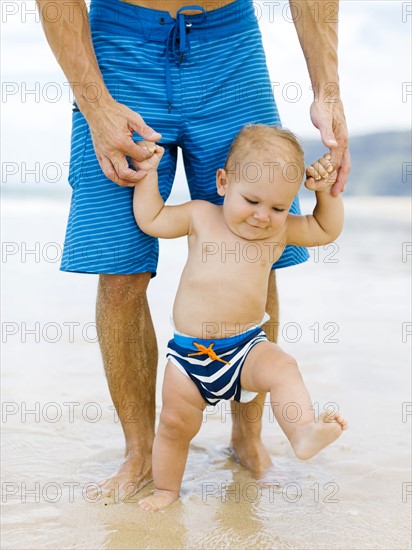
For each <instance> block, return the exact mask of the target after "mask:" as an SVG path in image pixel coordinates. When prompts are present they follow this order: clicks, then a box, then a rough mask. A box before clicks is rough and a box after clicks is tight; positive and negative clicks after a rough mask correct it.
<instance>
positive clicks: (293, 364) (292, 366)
mask: <svg viewBox="0 0 412 550" xmlns="http://www.w3.org/2000/svg"><path fill="white" fill-rule="evenodd" d="M274 366H275V368H277V369H283V370H285V371H288V372H292V371H297V370H299V368H298V363H297V361H296V359H295V358H294V357H292V356H291V355H289V354H288V353H282V355H281V356H280V357H278V358H277V360H276V362H275V364H274Z"/></svg>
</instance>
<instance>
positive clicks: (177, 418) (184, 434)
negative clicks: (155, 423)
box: [159, 409, 196, 440]
mask: <svg viewBox="0 0 412 550" xmlns="http://www.w3.org/2000/svg"><path fill="white" fill-rule="evenodd" d="M159 432H160V434H161V435H162V436H163V437H167V438H169V439H173V440H176V439H191V438H192V437H194V435H196V434H192V433H191V430H190V426H189V424H188V422H187V419H186V418H184V417H183V416H182V414H181V413H179V411H177V410H172V409H167V410H163V411H162V413H161V415H160V423H159Z"/></svg>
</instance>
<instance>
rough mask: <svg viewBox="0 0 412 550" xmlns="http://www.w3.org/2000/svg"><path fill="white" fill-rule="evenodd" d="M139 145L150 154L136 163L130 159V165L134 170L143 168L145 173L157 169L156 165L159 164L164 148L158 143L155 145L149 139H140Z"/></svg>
mask: <svg viewBox="0 0 412 550" xmlns="http://www.w3.org/2000/svg"><path fill="white" fill-rule="evenodd" d="M139 145H140V146H141V147H143V148H144V149H147V150H148V151H149V152H150V153H152V156H151V157H149V158H147V159H145V160H143V161H141V162H139V163H136V162H135V161H133V159H132V160H131V163H132V166H133V167H134V168H135V169H136V170H145V171H146V172H147V173H149V172H153V171H155V170H157V167H158V166H159V163H160V161H161V159H162V157H163V154H164V152H165V150H164V148H163V147H161V146H160V145H157V143H152V142H151V141H140V142H139Z"/></svg>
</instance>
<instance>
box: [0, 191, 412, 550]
mask: <svg viewBox="0 0 412 550" xmlns="http://www.w3.org/2000/svg"><path fill="white" fill-rule="evenodd" d="M345 202H346V224H345V228H344V232H343V234H342V235H341V237H340V238H339V239H338V241H337V243H336V244H334V245H329V246H326V247H321V248H320V249H318V250H317V251H312V258H311V260H310V261H309V262H307V263H306V264H305V265H301V266H296V267H294V268H289V269H287V270H280V271H279V273H278V283H279V290H280V298H281V319H280V321H281V324H280V340H279V343H280V345H281V346H282V347H283V348H284V349H285V350H286V351H288V352H289V353H291V354H292V355H294V356H295V357H296V358H297V360H298V363H299V365H300V369H301V372H302V374H303V376H304V379H305V381H306V384H307V386H308V388H309V390H310V392H311V396H312V400H313V402H314V403H315V407H319V409H320V410H322V408H323V406H324V405H325V404H326V403H335V404H336V405H337V406H338V407H339V409H340V410H341V411H342V413H343V414H344V415H345V416H346V417H347V418H348V420H349V429H348V430H347V431H346V432H345V433H344V434H343V435H342V437H341V438H340V439H339V440H338V441H337V442H335V443H334V444H333V445H332V446H330V447H329V448H327V449H326V450H324V451H323V452H322V453H320V454H319V455H318V456H316V457H315V458H313V459H311V460H310V461H308V462H301V461H298V460H297V459H296V458H295V457H294V455H293V453H292V451H291V448H290V446H289V443H288V441H287V440H286V438H285V436H284V435H283V433H282V432H281V430H280V428H279V427H278V425H277V424H276V422H275V421H274V419H273V415H272V414H271V413H269V407H267V409H266V410H265V412H264V429H263V439H264V442H265V444H266V446H267V448H268V450H269V452H270V454H271V457H272V460H273V464H274V465H273V468H272V470H271V472H269V474H268V475H267V476H266V483H265V484H262V483H258V482H257V481H256V480H254V479H253V478H252V477H251V476H250V474H249V472H248V471H247V470H245V469H244V468H243V467H242V466H240V465H239V464H238V463H237V462H236V460H235V459H234V458H233V456H232V455H231V453H230V451H229V449H228V441H229V436H230V429H231V418H230V414H229V411H230V406H229V404H228V403H221V404H220V405H219V406H218V407H216V408H215V409H212V408H208V409H207V410H206V412H205V419H204V425H203V426H202V429H201V431H200V433H199V434H198V436H197V437H196V438H195V439H194V441H193V443H192V445H191V449H190V454H189V460H188V465H187V469H186V472H185V477H184V481H183V486H182V496H181V499H180V500H179V501H178V502H177V503H175V504H174V505H172V506H171V507H170V508H169V509H167V510H166V511H163V512H159V513H155V514H149V513H145V512H143V511H142V510H141V509H140V508H139V507H138V505H137V504H136V502H135V500H136V499H131V501H129V502H126V503H117V504H112V503H110V502H109V501H107V500H104V499H102V498H97V499H96V501H95V502H90V501H88V499H87V497H86V495H85V486H86V484H88V483H96V482H97V481H99V480H100V479H102V478H104V477H106V476H108V475H110V474H112V473H113V472H114V471H115V470H116V468H117V467H118V466H119V464H120V462H121V460H122V455H123V436H122V430H121V427H120V424H119V422H118V421H117V419H116V417H115V414H114V410H113V406H112V404H111V401H110V398H109V394H108V390H107V386H106V381H105V377H104V372H103V367H102V364H101V359H100V352H99V348H98V344H97V342H96V332H95V328H94V307H95V297H96V284H97V276H95V275H76V274H69V273H62V272H59V270H58V266H59V261H58V259H59V258H58V247H59V246H61V243H62V242H63V239H64V230H65V222H66V216H67V213H68V208H69V202H68V198H67V197H64V198H61V199H58V198H54V199H52V198H50V199H44V198H35V197H33V196H28V197H25V198H19V197H17V196H15V197H7V196H6V197H4V198H3V241H4V242H3V258H2V261H3V263H2V272H3V299H2V329H3V353H2V372H3V385H2V400H3V405H2V432H3V437H2V455H3V461H2V464H3V467H2V489H3V494H2V511H3V513H2V521H3V537H2V539H3V541H2V547H3V548H7V549H26V548H27V549H29V548H31V549H33V548H35V549H43V548H53V549H56V548H59V549H63V548H64V549H66V548H71V549H72V548H76V549H83V548H84V549H92V548H93V549H95V548H96V549H97V548H105V549H134V548H136V549H137V548H139V549H140V548H148V549H168V548H173V549H175V548H190V549H191V548H219V549H220V548H227V549H243V548H245V549H246V548H262V549H263V548H265V549H266V548H267V549H288V548H291V549H292V548H293V549H330V548H336V549H369V548H377V549H386V550H388V549H394V550H395V549H396V550H399V549H407V548H411V544H410V524H411V523H410V521H411V517H410V503H411V501H412V485H411V473H410V469H409V467H410V455H409V453H410V445H411V437H410V432H411V423H412V406H411V404H410V401H411V397H410V389H409V388H410V374H409V368H410V342H411V339H412V335H409V336H408V332H409V333H410V332H411V330H412V329H411V324H410V320H411V311H410V303H411V296H410V283H409V277H410V268H411V263H412V255H409V256H407V255H404V257H402V246H403V245H402V243H408V242H410V240H411V239H410V233H409V222H410V218H409V216H410V213H409V203H408V199H402V198H388V197H380V198H373V199H372V198H367V199H366V198H365V199H362V198H349V199H346V201H345ZM303 210H304V211H305V212H307V211H308V209H307V208H305V207H304V208H303ZM5 243H6V246H5ZM36 243H38V244H36ZM53 243H57V244H53ZM407 246H408V245H404V252H407V250H411V248H410V246H409V249H408V248H407ZM30 250H32V251H34V252H32V253H31V254H30V253H28V252H29V251H30ZM185 257H186V242H185V239H179V240H177V241H162V243H161V261H160V265H159V271H158V276H157V277H156V278H155V279H153V280H152V282H151V284H150V289H149V298H150V303H151V307H152V312H153V319H154V323H155V326H156V329H157V335H158V343H159V349H160V355H159V356H160V361H159V376H158V385H157V396H158V399H157V411H158V413H159V411H160V405H161V400H160V389H161V381H162V375H163V369H164V364H165V360H164V355H165V349H166V343H167V341H168V339H169V338H170V336H171V330H172V329H171V327H170V325H169V314H170V311H171V307H172V303H173V298H174V293H175V290H176V288H177V283H178V279H179V274H180V271H181V269H182V267H183V263H184V261H185ZM30 331H31V332H30ZM408 412H409V414H408ZM152 489H153V485H152V484H150V485H148V486H147V487H146V488H145V489H144V490H143V491H142V492H141V494H140V495H139V496H141V495H146V494H149V493H150V491H151V490H152ZM114 498H115V495H114ZM89 500H90V499H89Z"/></svg>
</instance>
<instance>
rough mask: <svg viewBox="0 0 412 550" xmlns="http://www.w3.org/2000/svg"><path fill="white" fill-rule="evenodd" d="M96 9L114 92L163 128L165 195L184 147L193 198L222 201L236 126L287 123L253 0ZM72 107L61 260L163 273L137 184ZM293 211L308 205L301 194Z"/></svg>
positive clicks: (107, 1)
mask: <svg viewBox="0 0 412 550" xmlns="http://www.w3.org/2000/svg"><path fill="white" fill-rule="evenodd" d="M89 18H90V26H91V31H92V39H93V45H94V49H95V52H96V57H97V60H98V64H99V67H100V70H101V72H102V75H103V78H104V81H105V84H106V86H107V88H108V90H109V92H110V93H111V95H112V96H113V98H114V99H115V100H116V101H118V102H120V103H123V104H125V105H126V106H127V107H129V108H130V109H133V110H135V111H137V112H138V113H139V114H140V115H141V116H142V117H143V119H144V121H145V122H146V123H147V124H148V125H150V126H151V127H152V128H154V129H155V130H156V131H158V132H160V133H161V134H162V139H161V141H160V142H159V143H160V144H161V145H162V146H163V147H164V148H165V154H164V156H163V158H162V161H161V163H160V166H159V189H160V193H161V195H162V197H163V199H164V200H165V201H166V200H167V198H168V197H169V194H170V191H171V188H172V184H173V180H174V177H175V171H176V160H177V154H178V147H180V148H181V151H182V154H183V162H184V166H185V171H186V177H187V181H188V186H189V190H190V195H191V198H192V199H204V200H208V201H211V202H213V203H215V204H221V203H222V200H223V198H222V197H219V195H218V194H217V192H216V179H215V175H216V171H217V169H218V168H220V167H223V166H224V163H225V160H226V156H227V153H228V151H229V146H230V144H231V142H232V140H233V138H234V136H235V135H236V134H237V132H238V131H239V130H240V129H241V128H242V127H243V126H244V125H245V124H247V123H250V122H255V123H263V124H272V125H275V124H276V125H280V119H279V115H278V111H277V107H276V104H275V100H274V98H273V91H272V86H271V82H270V79H269V74H268V70H267V67H266V58H265V53H264V51H263V47H262V41H261V34H260V31H259V27H258V23H257V19H256V16H255V14H254V9H253V3H252V0H235V2H232V3H231V4H228V5H227V6H224V7H222V8H218V9H215V10H212V11H207V12H204V10H203V11H199V13H198V14H196V15H185V13H184V11H183V12H182V10H179V12H178V14H177V18H176V19H175V18H172V17H171V16H170V14H169V13H168V12H167V11H158V10H151V9H148V8H142V7H140V6H136V5H133V4H129V3H126V2H122V1H121V0H91V6H90V14H89ZM72 116H73V120H72V122H73V126H72V140H71V157H70V171H69V183H70V185H71V187H72V199H71V207H70V213H69V220H68V225H67V232H66V238H65V243H64V251H63V258H62V263H61V270H63V271H76V272H83V273H112V274H132V273H142V272H150V273H152V275H153V276H154V275H155V274H156V269H157V262H158V253H159V250H158V241H157V239H155V238H153V237H150V236H148V235H146V234H145V233H142V232H141V231H140V229H139V228H138V226H137V224H136V221H135V219H134V216H133V208H132V199H133V188H131V187H120V186H118V185H116V184H115V183H113V182H112V181H110V180H109V179H107V178H106V177H105V176H104V174H103V172H102V171H101V169H100V166H99V163H98V161H97V158H96V155H95V152H94V148H93V143H92V140H91V136H90V131H89V127H88V124H87V121H86V119H85V118H84V116H83V115H82V113H81V112H80V111H79V110H78V109H77V107H76V105H75V108H74V111H73V115H72ZM133 139H135V140H139V139H141V138H140V136H138V135H137V134H134V137H133ZM291 212H293V213H300V210H299V203H298V200H297V199H296V200H295V201H294V203H293V205H292V208H291ZM308 257H309V256H308V253H307V250H306V249H304V248H300V247H293V246H288V247H286V249H285V251H284V253H283V255H282V256H281V258H280V259H279V260H278V261H277V262H276V264H275V266H274V267H275V268H280V267H286V266H289V265H294V264H298V263H301V262H304V261H306V260H307V258H308Z"/></svg>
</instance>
